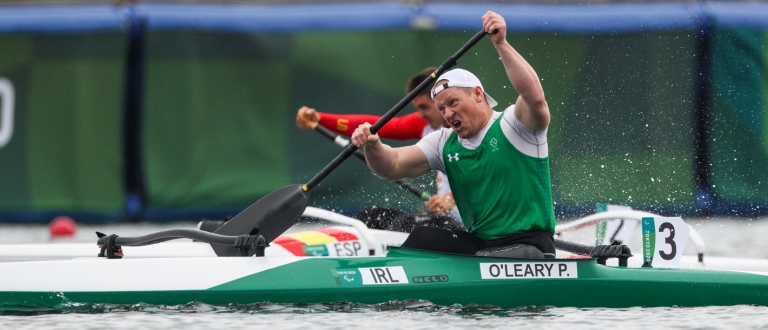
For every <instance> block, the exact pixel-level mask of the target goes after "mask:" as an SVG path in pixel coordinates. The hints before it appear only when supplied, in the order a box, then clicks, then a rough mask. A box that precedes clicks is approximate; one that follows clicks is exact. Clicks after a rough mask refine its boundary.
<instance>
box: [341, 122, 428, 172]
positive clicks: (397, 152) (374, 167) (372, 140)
mask: <svg viewBox="0 0 768 330" xmlns="http://www.w3.org/2000/svg"><path fill="white" fill-rule="evenodd" d="M352 143H353V144H354V145H356V146H358V147H362V148H364V151H365V161H366V163H368V167H369V168H370V169H371V171H373V173H375V174H376V175H378V176H380V177H382V178H384V179H388V180H398V179H402V178H412V177H416V176H419V175H422V174H424V173H427V172H429V170H430V168H429V162H427V157H426V156H424V152H422V151H421V149H419V147H417V146H415V145H412V146H407V147H401V148H392V147H391V146H389V145H386V144H384V143H382V142H381V139H380V138H379V136H378V135H377V134H371V124H369V123H365V124H362V125H360V126H359V127H358V128H357V129H355V131H354V132H353V133H352Z"/></svg>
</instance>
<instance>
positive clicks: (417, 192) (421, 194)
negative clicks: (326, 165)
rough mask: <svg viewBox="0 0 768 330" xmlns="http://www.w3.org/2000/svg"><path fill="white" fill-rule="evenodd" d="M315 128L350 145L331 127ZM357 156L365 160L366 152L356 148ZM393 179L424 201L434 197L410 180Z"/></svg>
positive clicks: (342, 144) (324, 134)
mask: <svg viewBox="0 0 768 330" xmlns="http://www.w3.org/2000/svg"><path fill="white" fill-rule="evenodd" d="M314 129H315V131H318V132H320V134H322V135H323V136H325V137H327V138H329V139H331V140H332V141H333V142H334V143H336V144H337V145H339V146H341V147H342V148H344V147H346V146H348V145H349V144H350V142H349V140H347V139H345V138H343V137H341V135H339V134H336V133H334V132H333V131H331V130H330V129H328V128H326V127H325V126H322V125H315V126H314ZM355 156H356V157H357V158H359V159H360V160H362V161H365V154H363V152H362V151H360V149H358V150H355ZM393 181H394V182H395V183H397V185H399V186H400V187H402V188H403V189H405V190H408V191H410V192H411V193H413V194H414V195H416V197H418V198H420V199H422V200H424V201H428V200H429V198H430V197H432V195H430V194H429V193H428V192H426V191H423V190H421V189H419V188H418V187H416V186H415V185H413V184H412V183H410V182H408V181H406V180H393Z"/></svg>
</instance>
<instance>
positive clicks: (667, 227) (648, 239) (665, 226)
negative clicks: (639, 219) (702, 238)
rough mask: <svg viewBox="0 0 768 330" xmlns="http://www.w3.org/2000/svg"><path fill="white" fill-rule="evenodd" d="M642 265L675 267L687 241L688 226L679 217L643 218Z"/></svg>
mask: <svg viewBox="0 0 768 330" xmlns="http://www.w3.org/2000/svg"><path fill="white" fill-rule="evenodd" d="M642 228H643V261H644V265H650V266H652V267H659V268H676V267H677V266H678V265H679V264H680V259H681V258H682V255H683V250H684V249H685V243H686V242H687V241H688V234H689V233H690V231H691V230H690V228H689V227H688V225H687V224H686V223H685V221H683V219H681V218H662V217H659V218H643V224H642Z"/></svg>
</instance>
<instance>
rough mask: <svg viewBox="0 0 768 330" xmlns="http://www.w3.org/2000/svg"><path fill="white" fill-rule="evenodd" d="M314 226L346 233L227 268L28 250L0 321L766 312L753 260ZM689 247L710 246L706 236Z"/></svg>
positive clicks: (7, 270)
mask: <svg viewBox="0 0 768 330" xmlns="http://www.w3.org/2000/svg"><path fill="white" fill-rule="evenodd" d="M305 215H306V216H311V217H315V218H322V219H326V220H329V219H335V222H336V224H342V223H346V228H345V227H344V226H331V227H319V228H314V229H312V230H297V231H293V232H288V233H284V234H283V235H280V236H279V237H277V238H276V239H274V240H273V241H272V242H271V244H270V245H269V247H263V249H264V253H263V254H262V255H263V256H250V257H219V256H216V253H214V252H213V249H211V245H210V244H206V243H202V242H182V243H162V244H149V245H146V246H125V247H123V248H124V250H123V251H122V253H123V254H124V255H125V256H124V258H122V259H110V258H103V257H97V256H96V255H97V254H99V253H100V251H99V248H98V247H97V246H96V245H95V244H70V245H72V246H79V247H82V248H84V247H86V246H87V249H88V250H87V251H80V252H75V253H73V252H72V251H69V252H67V253H68V255H67V253H63V254H62V255H59V256H58V257H55V258H53V259H59V260H45V259H46V258H51V257H52V256H51V255H47V256H42V255H38V256H37V257H34V256H30V255H29V253H28V251H27V256H26V257H28V258H29V259H27V260H33V259H37V261H23V262H21V261H16V262H4V263H0V310H2V309H14V308H30V307H33V308H35V307H46V308H51V307H52V308H66V307H67V306H77V305H79V304H138V303H145V304H158V305H179V304H186V303H189V302H202V303H207V304H213V305H226V304H232V303H237V304H248V303H259V302H271V303H337V302H353V303H365V304H376V303H385V302H389V301H393V300H397V301H410V300H417V301H422V300H423V301H429V302H431V303H434V304H438V305H455V304H460V305H493V306H498V307H502V308H511V307H518V306H531V305H537V306H563V307H566V306H570V307H609V308H613V307H631V306H643V307H653V306H681V307H682V306H710V305H718V306H724V305H739V304H753V305H764V306H768V272H766V271H761V270H760V269H755V268H760V267H761V266H759V262H758V261H759V260H752V261H755V262H756V263H751V265H752V266H750V267H751V268H750V267H747V268H748V269H747V270H733V269H731V270H713V269H692V268H702V267H701V265H702V263H698V264H699V266H697V267H691V268H654V267H641V266H640V265H637V263H638V262H639V261H632V259H633V258H635V256H632V257H630V256H629V253H625V254H623V255H619V256H617V255H611V256H608V259H607V260H605V258H600V256H598V255H585V254H583V253H581V254H580V253H570V254H568V253H562V251H559V252H558V258H557V259H512V258H500V257H486V256H466V255H453V254H446V253H437V252H429V251H420V250H414V249H408V248H400V247H396V246H393V245H398V244H399V243H400V242H402V240H403V239H404V237H405V236H407V234H405V233H392V232H386V231H376V230H370V229H367V228H365V227H364V226H362V227H361V224H360V223H359V222H358V221H357V220H354V219H351V218H347V217H344V216H341V215H338V214H336V213H333V212H329V211H325V210H321V209H315V208H307V211H305ZM649 215H650V216H653V214H651V213H647V212H642V211H633V210H620V211H607V212H599V213H595V214H593V215H590V216H588V217H585V218H582V219H579V220H577V221H572V222H569V223H567V224H561V225H559V226H558V229H557V233H558V234H560V233H562V232H566V231H570V230H573V229H575V228H583V227H584V226H589V225H592V224H595V223H599V222H601V221H605V220H607V219H632V218H637V219H648V218H647V216H649ZM329 221H334V220H329ZM350 228H352V229H350ZM187 231H193V232H195V233H196V235H203V234H202V233H203V232H202V231H194V230H191V229H190V230H187ZM198 232H200V233H198ZM204 233H205V235H212V236H216V235H215V234H212V233H207V232H204ZM318 235H321V236H322V235H324V236H325V237H326V238H318ZM388 235H389V236H388ZM171 236H173V235H171ZM222 237H223V236H222ZM690 237H693V238H692V240H693V241H696V240H700V237H698V235H697V234H694V235H691V236H690ZM697 237H698V238H697ZM173 238H176V237H175V236H174V237H173ZM102 239H103V238H102ZM113 239H116V238H113ZM126 239H127V240H130V238H126ZM151 240H152V241H153V242H159V241H162V239H158V238H157V237H154V238H152V239H151ZM115 242H116V241H115ZM355 242H356V243H357V244H355ZM141 244H144V243H141ZM291 244H293V245H291ZM345 244H346V246H347V247H348V248H347V249H345V248H343V246H344V245H345ZM390 244H391V245H390ZM696 244H699V246H697V247H696V249H697V256H693V257H696V258H701V255H703V252H704V247H703V242H698V243H696ZM696 244H694V245H696ZM30 245H32V244H30ZM65 245H67V244H39V246H47V249H46V251H55V250H58V249H59V248H60V247H61V246H65ZM384 245H388V246H387V247H386V249H385V247H384ZM17 246H18V245H17ZM129 248H131V249H129ZM148 248H149V249H148ZM143 249H144V250H143ZM147 249H148V250H147ZM141 251H145V252H141ZM147 251H152V252H147ZM626 251H627V252H628V251H629V250H628V248H627V250H626ZM0 252H2V253H4V254H11V252H9V251H4V252H3V251H0ZM15 253H16V257H17V258H18V260H22V259H24V258H23V257H21V256H19V254H23V253H21V251H19V250H16V252H15ZM78 254H83V255H82V256H80V255H78ZM255 255H259V254H258V253H256V254H255ZM6 257H8V256H6ZM622 258H623V259H624V260H623V262H622V260H621V259H622ZM601 259H603V260H602V262H601ZM616 264H623V266H616ZM755 265H758V266H755ZM731 266H732V265H731Z"/></svg>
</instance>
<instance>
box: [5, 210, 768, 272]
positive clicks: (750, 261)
mask: <svg viewBox="0 0 768 330" xmlns="http://www.w3.org/2000/svg"><path fill="white" fill-rule="evenodd" d="M303 216H304V217H305V218H312V219H316V220H321V221H323V223H322V224H318V225H315V226H313V227H307V226H297V227H295V228H294V229H292V230H291V231H290V232H286V233H284V234H283V235H280V236H278V238H276V239H275V240H274V241H272V242H271V243H270V246H269V247H268V248H267V249H266V250H265V255H266V256H267V257H290V256H298V257H301V256H350V257H351V256H384V255H386V253H387V251H388V248H389V247H390V246H399V245H400V244H402V242H403V241H405V239H406V238H407V237H408V234H407V233H402V232H394V231H387V230H378V229H370V228H368V227H366V225H365V224H364V223H362V222H361V221H360V220H357V219H354V218H351V217H347V216H344V215H342V214H339V213H335V212H331V211H328V210H324V209H320V208H315V207H311V206H310V207H307V208H306V210H305V211H304V214H303ZM658 216H659V215H657V214H653V213H649V212H644V211H638V210H632V209H629V208H621V209H619V210H608V211H605V212H597V213H594V214H592V215H589V216H586V217H583V218H580V219H576V220H572V221H567V222H563V223H560V224H558V225H557V226H556V229H555V232H556V235H557V236H556V237H561V235H563V234H566V233H569V232H576V231H582V230H587V229H586V228H589V227H594V226H596V225H599V224H601V223H604V222H608V221H616V220H621V221H640V220H641V219H642V218H643V217H658ZM633 225H635V226H636V224H633ZM627 228H628V226H624V229H625V230H626V229H627ZM627 234H628V235H633V233H632V232H628V233H627ZM689 243H690V244H691V246H692V247H693V249H694V251H695V254H694V255H683V256H682V259H681V260H680V264H679V265H678V267H679V268H693V269H712V270H742V271H758V272H768V260H766V259H756V258H738V257H715V256H709V255H706V253H707V249H706V244H705V243H704V240H703V239H702V238H701V236H700V235H699V234H698V233H697V232H696V230H695V229H694V228H691V235H690V236H689ZM123 250H124V255H125V256H124V258H125V259H135V258H194V257H215V256H216V253H215V252H214V250H213V249H212V248H211V245H210V244H205V243H200V242H192V241H189V240H187V241H182V242H177V241H171V242H166V243H163V244H153V245H146V246H124V247H123ZM636 250H637V251H639V249H636ZM633 251H635V249H634V248H633ZM98 252H99V248H98V246H97V245H96V244H94V243H49V244H0V262H11V261H44V260H69V259H73V258H88V257H94V256H96V255H97V254H98ZM571 255H572V253H569V252H566V251H558V256H559V257H562V258H567V257H569V256H571ZM642 264H643V259H642V256H641V255H640V253H635V255H633V256H632V257H630V258H629V259H628V266H629V267H640V266H642ZM607 265H609V266H617V265H618V262H617V259H608V260H607Z"/></svg>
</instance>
